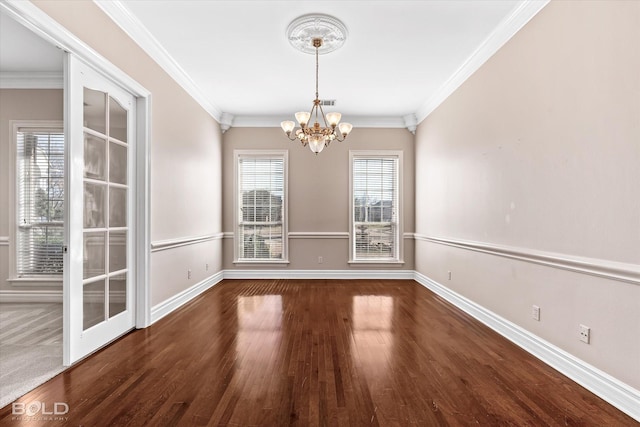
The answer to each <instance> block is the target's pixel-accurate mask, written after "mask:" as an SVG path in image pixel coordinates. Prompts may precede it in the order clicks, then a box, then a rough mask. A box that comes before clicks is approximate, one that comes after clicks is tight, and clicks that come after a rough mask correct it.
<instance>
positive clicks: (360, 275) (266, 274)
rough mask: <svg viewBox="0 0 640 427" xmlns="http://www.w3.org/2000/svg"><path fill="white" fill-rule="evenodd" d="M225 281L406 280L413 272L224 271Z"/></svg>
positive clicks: (409, 278) (411, 276)
mask: <svg viewBox="0 0 640 427" xmlns="http://www.w3.org/2000/svg"><path fill="white" fill-rule="evenodd" d="M224 278H225V279H343V280H349V279H404V280H413V278H414V271H413V270H282V269H279V270H275V269H274V270H240V269H238V270H224Z"/></svg>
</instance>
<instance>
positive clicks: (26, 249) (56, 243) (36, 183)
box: [16, 128, 64, 277]
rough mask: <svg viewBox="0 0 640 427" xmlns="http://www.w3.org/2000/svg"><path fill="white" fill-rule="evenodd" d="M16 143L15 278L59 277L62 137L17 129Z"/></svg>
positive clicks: (53, 131) (59, 133)
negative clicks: (16, 276)
mask: <svg viewBox="0 0 640 427" xmlns="http://www.w3.org/2000/svg"><path fill="white" fill-rule="evenodd" d="M16 137H17V138H16V140H17V180H18V197H17V199H18V217H17V219H18V224H17V233H16V243H17V245H16V248H17V249H16V250H17V257H16V274H17V275H18V277H25V276H27V277H28V276H56V275H61V274H62V244H63V230H64V227H63V225H64V134H63V133H62V130H61V129H50V130H47V129H28V128H20V129H18V131H17V135H16Z"/></svg>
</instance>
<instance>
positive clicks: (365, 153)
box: [348, 150, 404, 266]
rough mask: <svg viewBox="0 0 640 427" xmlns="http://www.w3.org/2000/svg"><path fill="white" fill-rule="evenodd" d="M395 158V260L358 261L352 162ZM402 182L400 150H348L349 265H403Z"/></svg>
mask: <svg viewBox="0 0 640 427" xmlns="http://www.w3.org/2000/svg"><path fill="white" fill-rule="evenodd" d="M360 157H365V158H375V157H377V158H397V159H398V198H397V200H398V211H397V212H398V213H397V218H398V227H397V230H396V244H397V247H398V251H397V259H381V260H376V259H367V260H359V259H355V238H354V235H353V222H354V221H353V217H354V205H353V160H354V159H356V158H360ZM403 180H404V168H403V152H402V151H401V150H349V261H348V263H349V265H353V266H357V265H358V264H361V265H372V264H375V265H379V266H385V265H388V266H393V265H402V264H404V238H403V236H404V209H403V206H404V205H403V203H404V202H403V196H402V187H403V185H402V183H403Z"/></svg>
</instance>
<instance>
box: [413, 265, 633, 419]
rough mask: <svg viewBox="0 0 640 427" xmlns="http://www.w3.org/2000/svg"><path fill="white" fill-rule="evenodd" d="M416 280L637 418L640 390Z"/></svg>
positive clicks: (446, 291) (435, 285)
mask: <svg viewBox="0 0 640 427" xmlns="http://www.w3.org/2000/svg"><path fill="white" fill-rule="evenodd" d="M415 280H416V282H418V283H420V284H421V285H422V286H424V287H425V288H427V289H429V290H431V291H432V292H434V293H435V294H437V295H439V296H441V297H442V298H444V299H445V300H447V301H449V302H450V303H451V304H453V305H454V306H456V307H458V308H459V309H461V310H462V311H464V312H466V313H468V314H469V315H471V316H473V317H474V318H475V319H477V320H478V321H480V322H481V323H483V324H485V325H487V326H488V327H490V328H491V329H493V330H494V331H496V332H498V333H499V334H500V335H502V336H503V337H505V338H506V339H508V340H509V341H512V342H513V343H514V344H516V345H518V346H520V347H522V348H523V349H524V350H526V351H527V352H528V353H530V354H532V355H533V356H535V357H537V358H538V359H540V360H541V361H543V362H544V363H546V364H547V365H549V366H551V367H552V368H554V369H555V370H557V371H558V372H560V373H562V374H563V375H566V376H567V377H569V378H570V379H572V380H573V381H575V382H576V383H578V384H580V385H581V386H583V387H584V388H586V389H587V390H589V391H591V392H592V393H594V394H595V395H597V396H599V397H601V398H602V399H604V400H605V401H607V402H609V403H610V404H612V405H613V406H615V407H616V408H618V409H620V410H621V411H622V412H624V413H626V414H628V415H629V416H631V417H633V418H635V419H636V420H638V421H640V391H639V390H636V389H634V388H632V387H630V386H629V385H627V384H625V383H623V382H621V381H619V380H617V379H616V378H614V377H612V376H611V375H609V374H607V373H605V372H603V371H601V370H599V369H598V368H596V367H594V366H591V365H589V364H588V363H586V362H584V361H583V360H580V359H578V358H577V357H575V356H573V355H571V354H569V353H567V352H566V351H564V350H562V349H561V348H559V347H556V346H555V345H553V344H551V343H549V342H547V341H545V340H543V339H542V338H540V337H538V336H536V335H534V334H532V333H531V332H529V331H527V330H526V329H524V328H521V327H520V326H518V325H516V324H514V323H512V322H510V321H508V320H506V319H504V318H503V317H500V316H498V315H497V314H495V313H493V312H492V311H490V310H487V309H486V308H484V307H482V306H480V305H478V304H476V303H475V302H473V301H471V300H469V299H467V298H465V297H464V296H462V295H460V294H458V293H456V292H454V291H452V290H451V289H448V288H447V287H445V286H443V285H441V284H440V283H438V282H436V281H434V280H432V279H430V278H429V277H427V276H425V275H423V274H421V273H418V272H416V273H415Z"/></svg>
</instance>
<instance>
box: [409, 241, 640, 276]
mask: <svg viewBox="0 0 640 427" xmlns="http://www.w3.org/2000/svg"><path fill="white" fill-rule="evenodd" d="M415 239H416V241H425V242H430V243H436V244H440V245H446V246H452V247H455V248H461V249H466V250H470V251H475V252H482V253H486V254H490V255H496V256H501V257H504V258H510V259H516V260H519V261H525V262H530V263H534V264H540V265H544V266H547V267H553V268H559V269H562V270H568V271H572V272H575V273H582V274H589V275H592V276H597V277H603V278H605V279H611V280H617V281H621V282H627V283H632V284H634V285H640V265H638V264H628V263H622V262H616V261H608V260H603V259H596V258H586V257H579V256H573V255H565V254H559V253H555V252H546V251H538V250H534V249H527V248H518V247H513V246H505V245H496V244H493V243H483V242H474V241H468V240H458V239H449V238H444V237H434V236H427V235H424V234H418V233H416V234H415Z"/></svg>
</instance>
